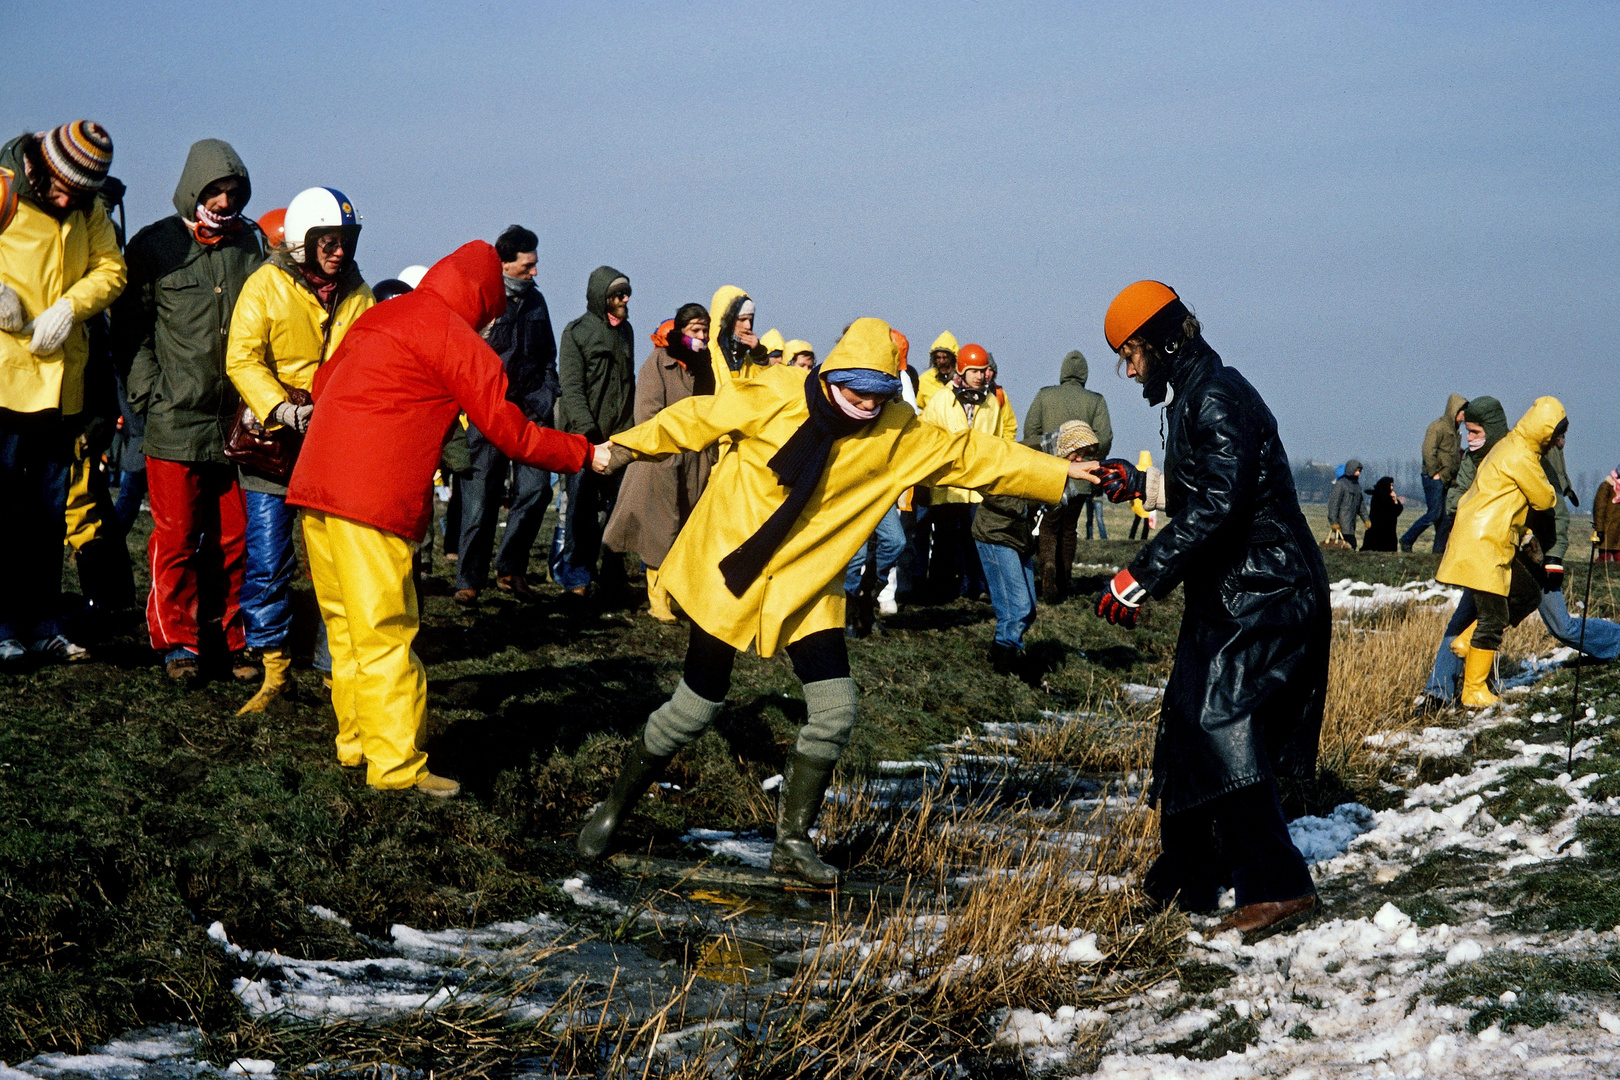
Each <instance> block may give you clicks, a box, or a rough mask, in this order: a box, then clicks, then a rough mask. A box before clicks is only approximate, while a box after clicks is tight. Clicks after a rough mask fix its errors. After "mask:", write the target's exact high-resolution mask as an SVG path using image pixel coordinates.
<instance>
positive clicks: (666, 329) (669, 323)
mask: <svg viewBox="0 0 1620 1080" xmlns="http://www.w3.org/2000/svg"><path fill="white" fill-rule="evenodd" d="M674 332H675V320H674V319H665V320H664V321H663V322H661V323H659V324H658V329H656V330H654V331H653V332H652V343H653V344H654V345H656V346H658V347H659V348H660V349H662V348H664V347H665V346H667V345H668V344H669V335H671V334H673V333H674Z"/></svg>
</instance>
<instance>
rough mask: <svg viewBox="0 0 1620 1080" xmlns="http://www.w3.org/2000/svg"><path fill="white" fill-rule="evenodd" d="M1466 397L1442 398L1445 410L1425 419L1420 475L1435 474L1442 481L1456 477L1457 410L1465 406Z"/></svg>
mask: <svg viewBox="0 0 1620 1080" xmlns="http://www.w3.org/2000/svg"><path fill="white" fill-rule="evenodd" d="M1467 405H1468V399H1467V398H1465V397H1463V396H1462V395H1461V394H1452V395H1451V396H1450V397H1448V398H1447V399H1446V411H1445V412H1443V413H1441V414H1440V415H1439V416H1437V417H1435V418H1434V419H1433V420H1431V421H1429V426H1428V429H1427V430H1425V431H1424V432H1423V475H1424V476H1432V477H1437V478H1438V479H1439V480H1440V482H1441V483H1442V484H1449V483H1451V482H1452V481H1453V480H1455V479H1456V478H1457V468H1458V466H1460V465H1461V464H1462V440H1461V439H1459V438H1457V413H1458V411H1460V410H1461V409H1464V408H1466V407H1467Z"/></svg>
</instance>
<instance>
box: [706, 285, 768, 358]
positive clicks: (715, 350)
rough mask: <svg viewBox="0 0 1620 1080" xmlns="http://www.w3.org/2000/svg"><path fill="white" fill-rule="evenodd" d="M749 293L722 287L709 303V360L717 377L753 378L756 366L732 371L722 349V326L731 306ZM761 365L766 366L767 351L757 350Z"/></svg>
mask: <svg viewBox="0 0 1620 1080" xmlns="http://www.w3.org/2000/svg"><path fill="white" fill-rule="evenodd" d="M747 295H748V293H747V292H746V291H744V290H742V289H739V288H737V286H735V285H722V286H720V288H718V289H716V290H715V293H714V299H713V300H711V301H709V359H710V360H711V361H712V362H713V364H714V373H715V375H716V377H725V376H729V377H730V378H733V379H746V378H751V377H752V376H753V367H754V365H753V364H751V363H748V362H746V361H745V362H744V363H743V366H742V367H741V368H740V369H739V370H737V371H732V370H731V365H730V364H729V363H728V362H727V361H726V354H725V353H724V352H723V351H722V350H721V348H720V324H721V323H722V322H723V321H724V320H725V317H726V312H727V311H729V310H731V304H732V302H733V301H734V300H736V299H737V298H738V297H739V296H747ZM756 351H757V354H758V357H759V364H760V365H761V366H763V365H764V364H765V350H764V349H758V350H756Z"/></svg>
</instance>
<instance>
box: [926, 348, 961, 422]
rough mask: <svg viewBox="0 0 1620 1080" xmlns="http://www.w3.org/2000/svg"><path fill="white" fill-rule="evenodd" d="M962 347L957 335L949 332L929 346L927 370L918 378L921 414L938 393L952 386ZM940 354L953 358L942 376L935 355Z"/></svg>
mask: <svg viewBox="0 0 1620 1080" xmlns="http://www.w3.org/2000/svg"><path fill="white" fill-rule="evenodd" d="M961 347H962V346H961V343H960V342H958V341H957V340H956V335H955V334H953V333H951V332H950V331H949V330H946V331H945V332H944V333H942V334H940V335H939V337H937V338H935V339H934V343H933V344H932V345H930V346H928V365H927V370H925V371H923V372H922V373H921V374H920V375H918V376H917V411H918V412H919V413H920V412H922V411H923V410H924V409H926V408H928V402H929V401H930V400H931V399H932V398H933V396H934V395H935V394H936V393H938V392H939V391H941V390H944V389H945V388H946V387H948V386H950V385H951V381H952V378H953V375H954V366H955V364H956V352H957V350H958V349H960V348H961ZM939 352H943V353H949V354H950V357H951V363H950V366H948V367H947V368H946V371H945V374H943V375H941V374H940V370H939V366H938V365H937V364H935V363H934V354H935V353H939Z"/></svg>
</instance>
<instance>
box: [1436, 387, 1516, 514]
mask: <svg viewBox="0 0 1620 1080" xmlns="http://www.w3.org/2000/svg"><path fill="white" fill-rule="evenodd" d="M1463 423H1464V424H1478V425H1479V426H1480V427H1482V428H1483V429H1484V431H1485V437H1484V441H1482V442H1481V443H1480V444H1479V445H1478V446H1470V445H1468V442H1467V439H1466V438H1465V439H1464V440H1463V458H1462V463H1461V464H1460V465H1458V466H1457V476H1456V479H1455V480H1454V481H1453V482H1452V485H1451V487H1450V488H1448V489H1447V490H1446V515H1447V516H1448V517H1456V515H1457V506H1458V504H1459V503H1461V502H1462V497H1463V496H1464V495H1466V494H1467V493H1468V489H1469V488H1470V487H1472V486H1473V485H1474V474H1475V473H1476V472H1477V471H1478V469H1479V466H1480V463H1481V462H1482V461H1484V460H1485V455H1487V454H1489V453H1490V452H1491V450H1492V449H1493V448H1495V446H1496V444H1497V443H1499V442H1501V441H1502V439H1503V437H1504V436H1506V435H1507V433H1508V422H1507V413H1506V412H1505V411H1504V410H1503V409H1502V403H1501V402H1500V401H1497V400H1496V399H1495V398H1493V397H1477V398H1474V399H1473V400H1471V401H1469V403H1468V404H1467V405H1466V406H1464V407H1463Z"/></svg>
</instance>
